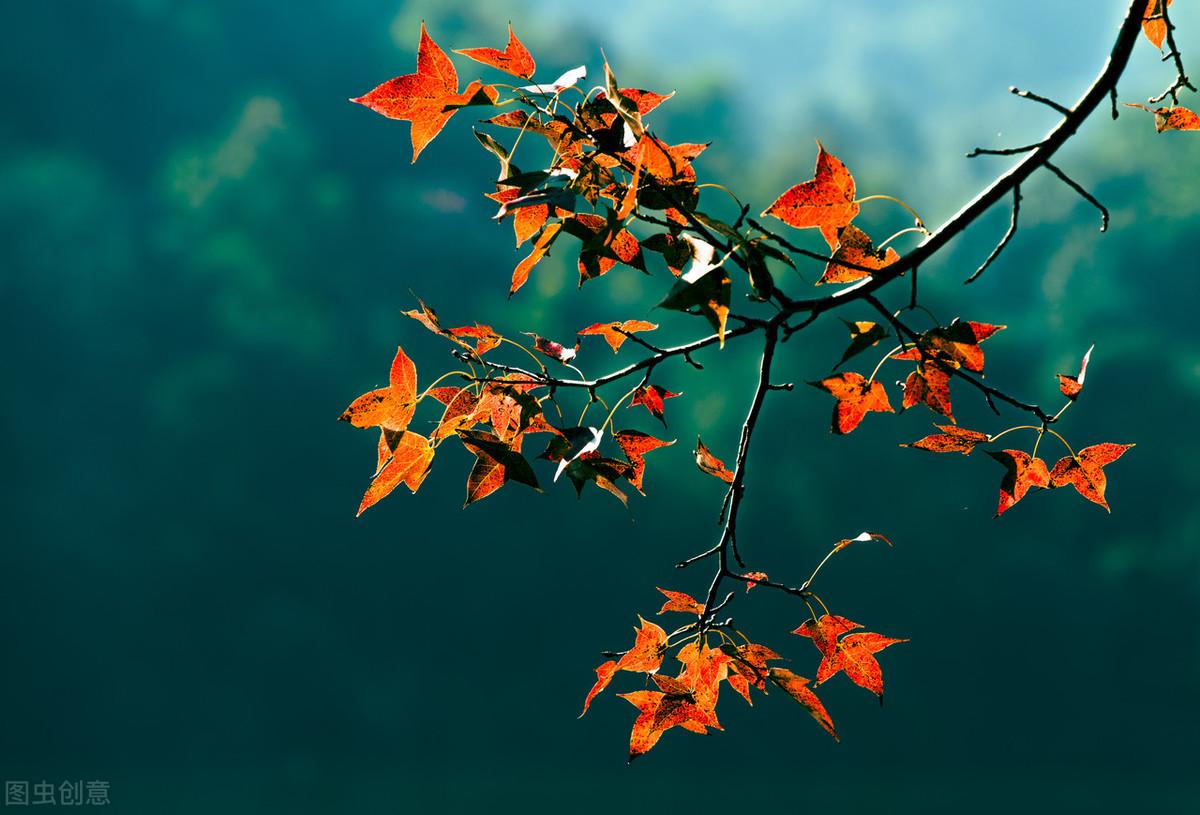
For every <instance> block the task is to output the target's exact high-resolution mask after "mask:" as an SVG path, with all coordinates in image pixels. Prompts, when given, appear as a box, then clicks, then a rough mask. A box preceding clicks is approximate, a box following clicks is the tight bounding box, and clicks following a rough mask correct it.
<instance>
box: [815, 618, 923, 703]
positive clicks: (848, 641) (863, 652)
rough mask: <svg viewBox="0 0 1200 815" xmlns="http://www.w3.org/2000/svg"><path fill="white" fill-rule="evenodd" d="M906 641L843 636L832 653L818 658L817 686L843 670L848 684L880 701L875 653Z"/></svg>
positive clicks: (879, 673)
mask: <svg viewBox="0 0 1200 815" xmlns="http://www.w3.org/2000/svg"><path fill="white" fill-rule="evenodd" d="M900 642H908V640H898V639H893V638H891V637H885V636H883V635H881V634H873V633H865V634H847V635H846V636H844V637H842V638H841V639H840V640H838V642H837V645H836V646H835V647H834V649H833V651H832V652H831V653H829V654H827V655H825V656H823V657H822V658H821V664H820V666H819V667H818V668H817V684H818V685H819V684H821V683H822V682H824V681H825V680H827V679H829V678H830V677H831V676H833V675H834V674H836V673H838V672H839V671H845V673H846V676H847V677H849V678H850V681H851V682H853V683H854V684H855V685H858V686H859V687H860V688H866V689H867V690H869V691H870V692H871V693H873V694H875V695H876V696H878V697H879V701H880V702H883V671H882V670H881V669H880V667H879V661H878V660H877V659H875V656H874V655H875V654H877V653H879V652H880V651H882V650H883V649H884V648H887V647H888V646H889V645H895V644H896V643H900Z"/></svg>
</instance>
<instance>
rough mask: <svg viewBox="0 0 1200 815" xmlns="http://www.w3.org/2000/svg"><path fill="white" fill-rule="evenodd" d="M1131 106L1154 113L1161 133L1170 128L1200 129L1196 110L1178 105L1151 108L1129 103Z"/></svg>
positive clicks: (1156, 125)
mask: <svg viewBox="0 0 1200 815" xmlns="http://www.w3.org/2000/svg"><path fill="white" fill-rule="evenodd" d="M1129 107H1131V108H1141V109H1142V110H1147V111H1150V112H1151V113H1153V114H1154V129H1155V130H1157V131H1158V132H1159V133H1165V132H1166V131H1168V130H1200V116H1197V115H1196V113H1195V111H1192V110H1189V109H1188V108H1185V107H1182V106H1179V105H1176V106H1175V107H1165V108H1156V109H1155V110H1150V108H1148V107H1146V106H1145V105H1129Z"/></svg>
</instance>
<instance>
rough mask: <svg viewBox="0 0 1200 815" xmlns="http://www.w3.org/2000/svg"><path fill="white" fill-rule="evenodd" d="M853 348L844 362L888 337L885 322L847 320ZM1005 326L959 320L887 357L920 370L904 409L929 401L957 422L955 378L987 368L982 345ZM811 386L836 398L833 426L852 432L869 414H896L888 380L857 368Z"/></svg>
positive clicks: (907, 386)
mask: <svg viewBox="0 0 1200 815" xmlns="http://www.w3.org/2000/svg"><path fill="white" fill-rule="evenodd" d="M847 326H848V327H849V328H850V337H851V340H850V346H849V347H848V348H847V349H846V351H845V353H844V354H843V355H842V359H841V361H840V362H839V363H838V365H841V364H842V363H843V362H845V361H846V360H848V359H850V358H851V357H853V356H855V355H857V354H858V353H861V352H862V351H865V350H866V349H867V348H870V347H872V346H874V345H876V344H878V343H879V341H880V340H881V339H882V338H883V337H886V336H887V331H886V329H884V328H883V327H882V326H880V325H878V324H876V323H872V322H865V321H864V322H856V323H847ZM1003 328H1004V326H1002V325H990V324H988V323H976V322H971V321H959V320H956V321H954V322H952V323H951V324H950V325H948V326H936V327H934V328H931V329H929V330H928V331H926V332H925V333H923V334H921V335H920V336H919V337H917V339H916V341H915V342H913V343H912V344H911V345H909V346H908V347H905V348H902V349H901V350H899V351H896V352H895V353H893V354H891V355H890V356H889V357H888V359H892V360H901V361H909V362H916V369H915V370H914V371H913V372H912V373H910V374H909V375H908V378H907V379H906V380H905V383H904V397H903V402H902V409H904V410H907V409H908V408H911V407H915V406H916V405H925V406H926V407H928V408H929V409H930V410H932V411H934V412H935V413H940V414H941V415H943V416H945V417H947V418H948V419H950V421H952V422H953V421H954V416H953V414H952V412H951V404H950V377H951V376H952V375H953V373H954V371H956V370H958V369H959V368H962V369H964V370H966V371H970V372H973V373H978V372H981V371H982V370H983V350H982V349H981V348H980V347H979V343H981V342H983V341H984V340H986V339H987V338H988V337H990V336H992V335H993V334H995V333H996V332H997V331H1000V330H1001V329H1003ZM809 384H810V385H812V386H813V387H816V388H820V389H821V390H823V391H826V392H828V393H829V394H830V395H832V396H833V398H834V399H836V400H837V404H836V405H835V406H834V409H833V421H832V425H831V429H832V430H833V432H834V433H840V434H844V433H849V432H851V431H852V430H854V429H855V428H856V427H858V425H859V424H860V423H861V422H862V420H863V419H864V418H865V417H866V415H867V414H868V413H871V412H876V413H894V412H895V411H894V409H893V408H892V404H891V402H890V401H889V400H888V395H887V390H886V389H885V388H884V386H883V383H881V382H878V381H876V380H875V379H874V376H873V375H872V377H871V378H870V379H868V378H866V377H864V376H863V375H862V374H859V373H855V372H853V371H846V372H844V373H840V374H833V375H831V376H827V377H825V378H824V379H821V380H819V381H816V382H810V383H809Z"/></svg>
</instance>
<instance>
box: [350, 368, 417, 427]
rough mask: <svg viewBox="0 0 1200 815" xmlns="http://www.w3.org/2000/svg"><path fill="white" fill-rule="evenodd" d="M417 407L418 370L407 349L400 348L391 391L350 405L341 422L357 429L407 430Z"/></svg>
mask: <svg viewBox="0 0 1200 815" xmlns="http://www.w3.org/2000/svg"><path fill="white" fill-rule="evenodd" d="M416 404H417V366H416V365H414V364H413V361H412V360H411V359H409V358H408V355H406V354H405V353H404V349H403V348H397V349H396V356H395V358H394V359H393V360H392V369H391V374H390V376H389V385H388V387H386V388H379V389H377V390H373V391H368V392H367V393H364V394H363V395H362V396H360V397H358V398H357V399H355V400H354V401H353V402H351V403H350V406H349V407H348V408H346V410H345V411H343V412H342V415H341V416H339V417H338V420H339V421H342V422H349V423H350V424H351V425H353V426H354V427H382V428H385V429H387V430H404V429H405V428H406V427H408V423H409V422H410V421H412V415H413V411H414V410H416Z"/></svg>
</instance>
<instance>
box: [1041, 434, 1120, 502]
mask: <svg viewBox="0 0 1200 815" xmlns="http://www.w3.org/2000/svg"><path fill="white" fill-rule="evenodd" d="M1131 447H1133V445H1132V444H1112V443H1111V442H1105V443H1103V444H1093V445H1092V446H1091V447H1085V448H1083V449H1082V450H1080V451H1079V453H1078V455H1076V456H1075V457H1071V456H1065V457H1063V458H1061V459H1059V460H1058V463H1057V464H1055V465H1054V469H1053V470H1051V471H1050V476H1049V481H1050V486H1051V487H1065V486H1067V485H1068V484H1070V485H1071V486H1073V487H1074V488H1075V489H1076V491H1078V492H1079V494H1080V495H1082V496H1083V497H1084V498H1086V499H1088V500H1089V501H1091V502H1092V503H1093V504H1099V505H1100V506H1102V507H1104V509H1105V510H1106V511H1110V512H1111V510H1109V507H1108V501H1106V500H1105V499H1104V488H1105V486H1107V484H1108V479H1107V478H1106V477H1105V475H1104V467H1105V466H1106V465H1108V464H1112V463H1113V462H1114V461H1116V460H1117V459H1119V458H1120V457H1121V456H1123V455H1125V451H1127V450H1128V449H1129V448H1131Z"/></svg>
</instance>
